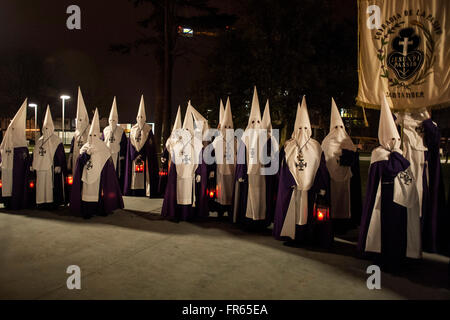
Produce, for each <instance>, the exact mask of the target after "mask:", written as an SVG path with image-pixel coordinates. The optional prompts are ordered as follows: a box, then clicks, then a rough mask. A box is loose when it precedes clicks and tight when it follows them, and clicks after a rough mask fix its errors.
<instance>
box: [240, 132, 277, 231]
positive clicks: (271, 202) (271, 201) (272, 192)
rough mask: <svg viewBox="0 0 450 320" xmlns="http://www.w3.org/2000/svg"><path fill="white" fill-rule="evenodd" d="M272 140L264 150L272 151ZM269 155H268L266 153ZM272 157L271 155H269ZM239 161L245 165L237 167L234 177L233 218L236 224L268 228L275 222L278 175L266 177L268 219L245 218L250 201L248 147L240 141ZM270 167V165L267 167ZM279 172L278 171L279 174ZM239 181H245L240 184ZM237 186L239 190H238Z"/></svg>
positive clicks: (241, 164) (275, 157)
mask: <svg viewBox="0 0 450 320" xmlns="http://www.w3.org/2000/svg"><path fill="white" fill-rule="evenodd" d="M270 143H271V142H270V139H269V140H268V142H267V143H266V145H265V146H264V148H265V149H264V150H270ZM266 154H268V153H266ZM269 156H270V155H269ZM237 159H240V161H243V163H240V164H237V165H236V173H235V177H234V179H235V180H234V181H235V183H234V185H235V186H234V192H233V200H232V203H233V211H234V212H233V216H236V222H237V223H240V224H243V225H246V226H249V227H257V228H258V227H261V228H266V227H268V226H269V225H270V224H271V223H272V222H273V217H274V210H275V202H276V180H277V174H274V175H266V176H265V180H266V218H265V219H264V220H260V221H255V220H252V219H249V218H247V217H246V216H245V213H246V210H247V200H248V176H247V147H246V146H245V144H244V143H243V141H242V140H239V146H238V154H237ZM273 159H274V160H273V161H276V159H279V158H278V154H277V155H273ZM266 166H267V167H268V166H270V163H269V164H267V165H266ZM278 171H279V170H277V172H278ZM239 179H242V180H244V181H243V182H239ZM236 186H238V187H239V190H236Z"/></svg>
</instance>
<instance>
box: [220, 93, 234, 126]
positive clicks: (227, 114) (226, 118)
mask: <svg viewBox="0 0 450 320" xmlns="http://www.w3.org/2000/svg"><path fill="white" fill-rule="evenodd" d="M222 127H223V129H233V128H234V126H233V115H232V114H231V104H230V99H229V98H228V99H227V105H226V107H225V111H224V115H223V119H222V125H221V128H222Z"/></svg>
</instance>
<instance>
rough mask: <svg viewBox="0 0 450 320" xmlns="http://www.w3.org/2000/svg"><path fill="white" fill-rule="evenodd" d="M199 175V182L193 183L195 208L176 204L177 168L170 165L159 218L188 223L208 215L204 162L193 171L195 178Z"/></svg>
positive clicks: (205, 167) (172, 164)
mask: <svg viewBox="0 0 450 320" xmlns="http://www.w3.org/2000/svg"><path fill="white" fill-rule="evenodd" d="M197 175H200V177H201V180H200V182H195V199H196V202H195V207H193V206H192V205H179V204H177V168H176V165H175V163H174V162H172V163H171V164H170V170H169V176H168V181H167V186H166V192H165V195H164V202H163V206H162V210H161V216H163V217H165V218H167V219H169V220H172V221H180V220H182V221H189V220H194V219H198V218H205V217H208V215H209V208H208V198H207V194H206V189H207V183H208V169H207V165H206V164H205V162H204V161H201V163H200V164H199V165H198V167H197V170H195V176H197Z"/></svg>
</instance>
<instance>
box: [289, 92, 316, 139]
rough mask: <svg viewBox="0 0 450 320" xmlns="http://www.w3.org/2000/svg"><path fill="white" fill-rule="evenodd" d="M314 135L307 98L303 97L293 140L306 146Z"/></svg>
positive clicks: (298, 110) (298, 107)
mask: <svg viewBox="0 0 450 320" xmlns="http://www.w3.org/2000/svg"><path fill="white" fill-rule="evenodd" d="M311 135H312V130H311V122H310V121H309V115H308V107H307V105H306V98H305V96H303V99H302V104H301V106H297V116H296V117H295V125H294V132H293V133H292V138H294V139H296V140H297V142H298V143H300V144H305V143H306V142H307V141H308V140H309V139H310V138H311Z"/></svg>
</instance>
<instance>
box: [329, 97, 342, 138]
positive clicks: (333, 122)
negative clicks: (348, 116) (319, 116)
mask: <svg viewBox="0 0 450 320" xmlns="http://www.w3.org/2000/svg"><path fill="white" fill-rule="evenodd" d="M336 127H341V128H344V129H345V127H344V122H343V121H342V118H341V115H340V114H339V110H338V107H337V105H336V102H335V101H334V99H333V98H331V117H330V132H331V131H333V129H336Z"/></svg>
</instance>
